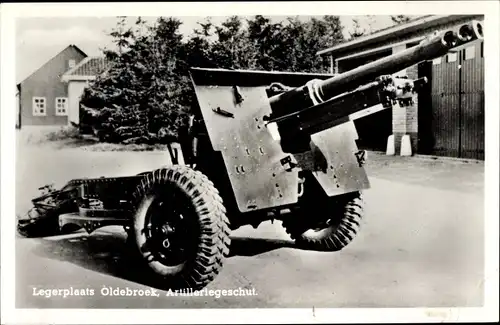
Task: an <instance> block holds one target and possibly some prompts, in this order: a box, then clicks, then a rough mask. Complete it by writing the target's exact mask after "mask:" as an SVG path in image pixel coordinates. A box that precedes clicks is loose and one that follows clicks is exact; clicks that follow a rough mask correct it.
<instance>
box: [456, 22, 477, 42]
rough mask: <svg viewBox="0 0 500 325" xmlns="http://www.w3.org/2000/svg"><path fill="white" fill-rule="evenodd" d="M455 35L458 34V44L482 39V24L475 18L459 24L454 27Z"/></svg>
mask: <svg viewBox="0 0 500 325" xmlns="http://www.w3.org/2000/svg"><path fill="white" fill-rule="evenodd" d="M455 31H456V33H457V36H458V42H459V44H458V45H461V44H464V43H468V42H472V41H475V40H478V39H479V40H482V39H483V37H484V35H483V25H482V23H481V22H479V21H477V20H473V21H471V22H469V23H467V24H463V25H461V26H458V27H457V28H456V29H455Z"/></svg>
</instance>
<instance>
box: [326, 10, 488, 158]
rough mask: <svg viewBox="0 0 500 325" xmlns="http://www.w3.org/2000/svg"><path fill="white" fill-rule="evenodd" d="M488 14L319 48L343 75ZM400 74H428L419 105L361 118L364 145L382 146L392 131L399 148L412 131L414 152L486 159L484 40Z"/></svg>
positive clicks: (437, 20)
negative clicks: (403, 137)
mask: <svg viewBox="0 0 500 325" xmlns="http://www.w3.org/2000/svg"><path fill="white" fill-rule="evenodd" d="M473 19H475V20H483V19H484V16H482V15H441V16H423V17H419V18H418V19H415V20H412V21H410V22H408V23H405V24H400V25H396V26H392V27H389V28H386V29H383V30H380V31H378V32H375V33H373V34H370V35H367V36H363V37H360V38H357V39H354V40H351V41H348V42H345V43H342V44H339V45H337V46H335V47H332V48H328V49H325V50H322V51H320V52H318V55H320V56H324V57H329V59H330V63H331V67H330V70H331V71H330V72H332V73H342V72H345V71H349V70H351V69H354V68H356V67H358V66H360V65H363V64H366V63H369V62H371V61H375V60H377V59H380V58H383V57H386V56H389V55H391V54H394V53H397V52H399V51H402V50H405V49H407V48H409V47H412V46H415V45H417V44H418V43H419V42H420V41H422V40H423V39H424V37H425V36H427V35H429V34H430V33H432V32H434V31H437V30H444V29H446V28H450V27H453V26H456V25H459V24H461V23H464V22H468V21H470V20H473ZM396 75H402V76H408V77H409V78H412V79H414V78H419V77H423V76H425V77H427V78H428V79H429V81H430V82H429V84H428V85H427V87H426V89H424V90H423V91H422V92H420V93H419V94H418V96H415V99H414V101H415V104H414V105H412V106H410V107H406V108H402V107H399V105H395V106H394V107H393V109H392V111H391V110H384V111H381V112H379V113H376V114H373V115H369V116H367V117H364V118H361V119H358V120H356V121H355V123H356V126H357V129H358V133H359V142H360V143H359V145H360V147H365V148H367V149H373V150H382V149H383V148H385V146H386V145H387V142H388V141H387V140H388V137H389V136H390V135H393V136H394V137H391V138H392V139H394V143H393V145H394V146H395V148H396V152H399V150H400V148H401V139H402V136H403V135H409V136H410V139H411V147H412V152H413V153H419V154H432V155H439V156H450V157H460V158H472V159H484V53H483V41H475V42H472V43H470V44H467V45H465V46H462V47H461V48H456V49H453V50H452V51H451V52H450V53H448V54H447V55H445V56H443V57H441V58H438V59H436V60H434V61H432V62H423V63H420V64H418V65H415V66H412V67H409V68H407V69H405V70H403V71H401V72H398V73H397V74H396Z"/></svg>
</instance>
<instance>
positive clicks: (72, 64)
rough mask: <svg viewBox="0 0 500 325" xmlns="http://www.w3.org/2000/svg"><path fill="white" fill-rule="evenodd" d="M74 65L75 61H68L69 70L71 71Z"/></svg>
mask: <svg viewBox="0 0 500 325" xmlns="http://www.w3.org/2000/svg"><path fill="white" fill-rule="evenodd" d="M75 65H76V61H75V60H69V61H68V66H69V68H70V69H71V68H74V67H75Z"/></svg>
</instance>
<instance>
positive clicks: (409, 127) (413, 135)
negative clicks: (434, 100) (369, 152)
mask: <svg viewBox="0 0 500 325" xmlns="http://www.w3.org/2000/svg"><path fill="white" fill-rule="evenodd" d="M405 49H406V44H403V45H397V46H394V47H393V49H392V51H393V53H398V52H401V51H404V50H405ZM394 76H400V77H408V78H410V79H417V78H418V65H413V66H411V67H408V68H406V69H404V70H401V71H399V72H397V73H395V74H394ZM413 102H414V103H413V105H410V106H403V107H401V106H399V104H395V105H394V106H393V107H392V134H393V135H394V148H395V151H396V153H399V152H400V150H401V139H402V137H403V135H405V134H407V135H409V136H410V141H411V147H412V148H411V149H412V152H416V151H417V149H418V96H417V95H416V94H415V95H414V96H413Z"/></svg>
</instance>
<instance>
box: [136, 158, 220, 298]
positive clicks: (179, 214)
mask: <svg viewBox="0 0 500 325" xmlns="http://www.w3.org/2000/svg"><path fill="white" fill-rule="evenodd" d="M134 197H135V198H136V200H137V206H138V208H137V210H136V213H135V218H134V226H133V229H131V230H132V232H131V234H132V235H133V236H134V237H135V244H136V247H137V248H138V249H139V252H140V254H141V255H142V257H143V258H144V259H145V261H146V262H147V264H148V265H149V268H150V269H151V270H152V271H154V274H155V275H156V276H158V277H159V280H161V283H162V284H161V285H162V286H164V287H167V288H168V289H184V288H192V289H194V290H199V289H201V288H203V287H204V286H206V285H207V284H208V283H210V282H211V281H212V280H213V279H214V278H215V276H216V275H217V274H218V273H219V271H220V269H221V268H222V264H223V259H224V258H225V257H226V256H227V255H228V253H229V245H230V237H229V234H230V229H229V221H228V219H227V217H226V214H225V213H226V210H225V208H224V206H223V203H222V199H221V197H220V196H219V193H218V191H217V189H216V188H215V187H214V185H213V183H212V182H211V181H210V180H209V179H208V178H207V177H206V176H205V175H203V174H202V173H201V172H199V171H195V170H193V169H191V168H189V167H187V166H173V167H168V168H162V169H158V170H155V171H154V172H151V173H149V174H147V175H145V177H144V179H143V180H142V182H141V184H140V185H139V186H138V188H137V189H136V192H135V193H134Z"/></svg>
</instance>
